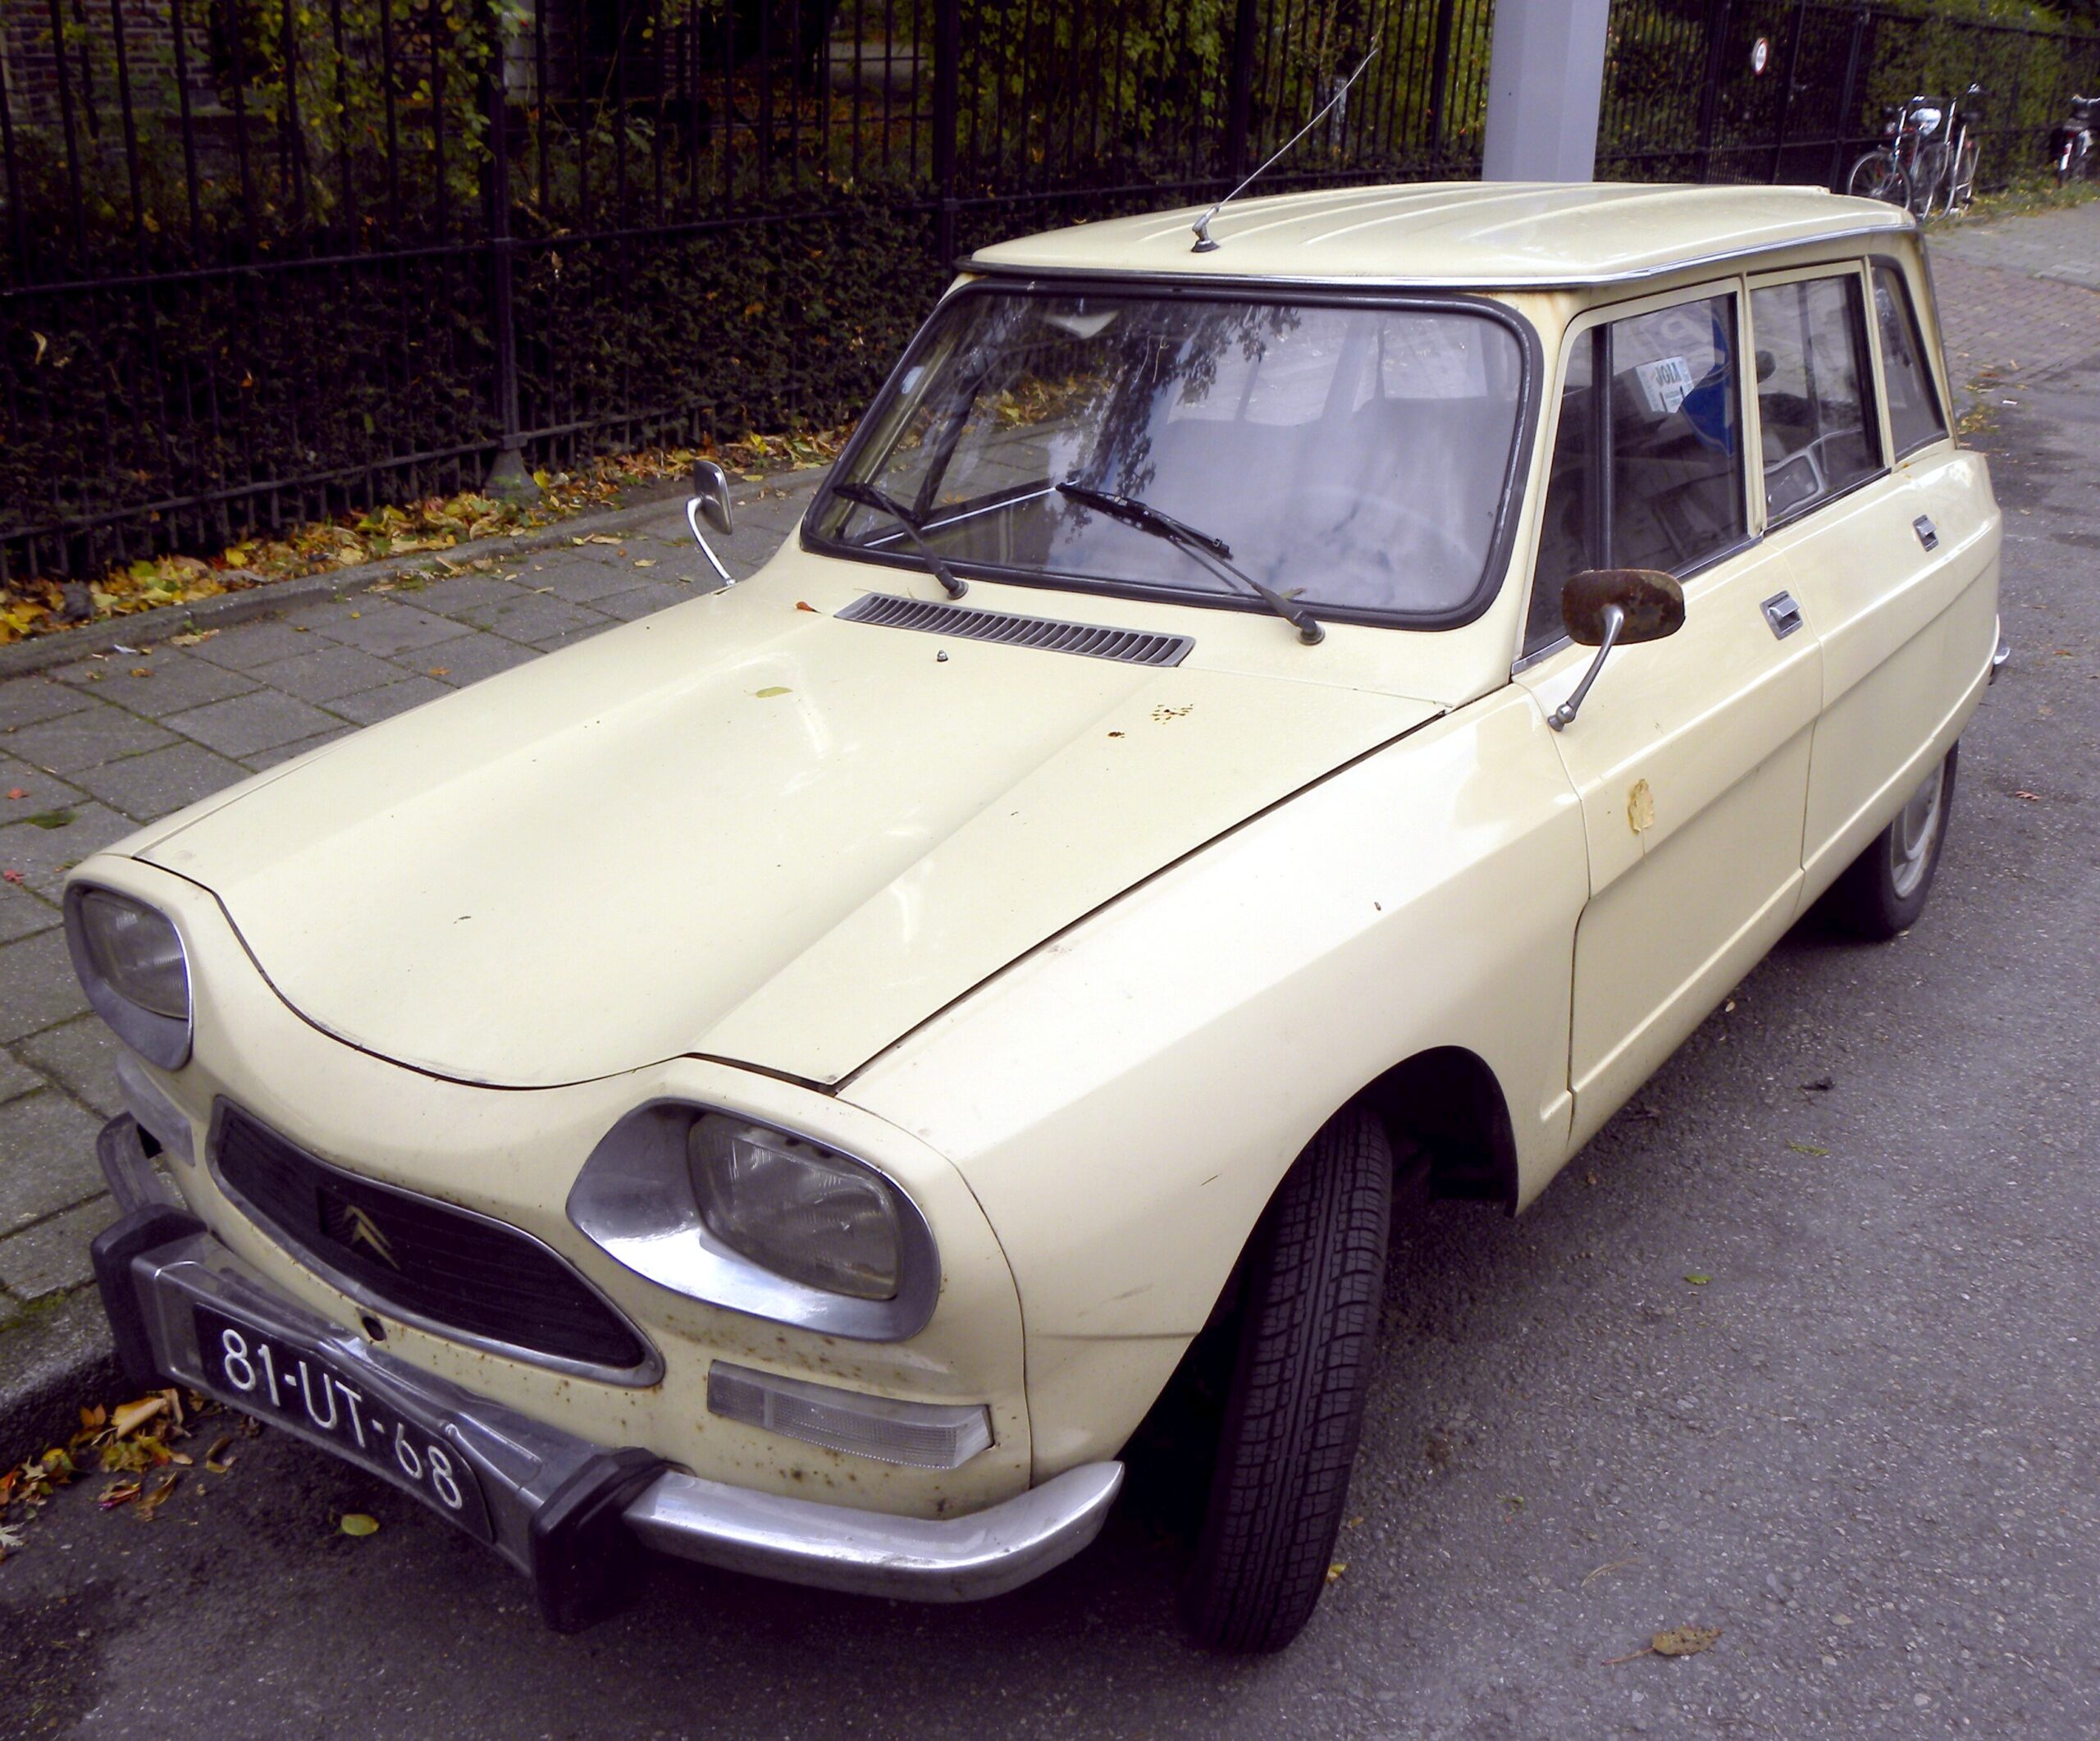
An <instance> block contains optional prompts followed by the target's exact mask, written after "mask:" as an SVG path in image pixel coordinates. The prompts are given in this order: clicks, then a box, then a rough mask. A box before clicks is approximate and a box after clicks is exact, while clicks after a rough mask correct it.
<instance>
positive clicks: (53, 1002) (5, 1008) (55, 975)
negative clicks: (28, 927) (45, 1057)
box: [0, 914, 88, 1044]
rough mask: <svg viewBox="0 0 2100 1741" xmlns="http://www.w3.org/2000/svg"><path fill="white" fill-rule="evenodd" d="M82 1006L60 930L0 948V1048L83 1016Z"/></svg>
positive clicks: (82, 996)
mask: <svg viewBox="0 0 2100 1741" xmlns="http://www.w3.org/2000/svg"><path fill="white" fill-rule="evenodd" d="M55 916H56V915H55V914H54V917H55ZM87 1008H88V999H87V996H86V994H84V992H82V990H81V989H80V981H79V980H76V979H75V978H74V977H73V963H72V961H71V957H68V956H67V954H66V937H65V934H64V933H63V932H62V931H58V930H47V931H39V932H38V933H37V934H35V935H34V936H33V937H25V938H23V939H21V940H20V941H19V942H16V943H11V944H0V1044H5V1043H7V1042H8V1041H11V1040H21V1039H23V1038H25V1036H27V1035H31V1034H34V1033H35V1032H37V1031H38V1030H39V1029H42V1028H48V1027H49V1026H52V1023H54V1022H58V1021H65V1020H66V1018H67V1017H71V1016H79V1015H82V1014H84V1013H85V1012H86V1010H87Z"/></svg>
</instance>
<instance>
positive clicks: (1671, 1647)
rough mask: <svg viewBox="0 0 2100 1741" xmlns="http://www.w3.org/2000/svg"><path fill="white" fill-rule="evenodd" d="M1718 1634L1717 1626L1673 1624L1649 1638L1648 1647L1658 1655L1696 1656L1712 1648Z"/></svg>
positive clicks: (1719, 1633) (1719, 1634) (1719, 1631)
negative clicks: (1667, 1629)
mask: <svg viewBox="0 0 2100 1741" xmlns="http://www.w3.org/2000/svg"><path fill="white" fill-rule="evenodd" d="M1720 1636H1721V1629H1720V1628H1719V1627H1718V1626H1673V1627H1672V1628H1671V1629H1669V1631H1668V1632H1659V1633H1657V1634H1655V1637H1654V1638H1650V1639H1649V1641H1648V1648H1649V1649H1650V1650H1652V1651H1653V1652H1655V1654H1656V1655H1657V1656H1697V1655H1698V1654H1699V1653H1700V1652H1701V1651H1710V1650H1711V1649H1713V1647H1714V1641H1715V1640H1717V1639H1718V1638H1719V1637H1720Z"/></svg>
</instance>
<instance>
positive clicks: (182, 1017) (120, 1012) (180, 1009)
mask: <svg viewBox="0 0 2100 1741" xmlns="http://www.w3.org/2000/svg"><path fill="white" fill-rule="evenodd" d="M66 947H67V948H68V950H69V951H70V953H71V955H72V957H73V971H74V972H75V973H76V974H78V975H79V976H80V984H81V985H82V987H83V988H84V989H85V990H86V992H87V994H88V1002H89V1003H91V1004H93V1005H94V1010H95V1013H96V1014H97V1015H98V1016H100V1017H102V1019H103V1021H107V1023H108V1024H109V1025H110V1026H111V1027H112V1028H114V1029H115V1030H116V1035H117V1037H118V1038H119V1039H120V1040H123V1041H124V1043H125V1044H126V1045H128V1046H130V1048H131V1049H132V1050H133V1051H135V1052H136V1053H139V1056H140V1057H142V1058H145V1059H146V1060H147V1061H148V1062H149V1063H155V1064H158V1065H160V1066H161V1067H162V1068H163V1069H168V1070H173V1069H176V1068H177V1067H180V1065H182V1064H183V1063H185V1062H187V1061H188V1059H189V962H188V960H187V959H186V958H185V957H184V955H183V953H182V939H181V938H180V936H179V935H178V934H176V929H175V926H174V925H173V924H172V923H171V921H169V919H168V917H167V915H166V914H165V913H162V912H156V911H155V910H154V909H153V908H152V907H148V906H147V905H146V904H145V902H143V901H135V900H134V899H132V898H131V897H130V896H129V895H123V894H118V893H116V892H115V891H114V890H113V889H98V888H96V887H94V885H93V884H75V885H74V886H73V887H71V889H67V890H66Z"/></svg>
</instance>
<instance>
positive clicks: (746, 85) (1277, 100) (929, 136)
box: [0, 0, 2100, 581]
mask: <svg viewBox="0 0 2100 1741" xmlns="http://www.w3.org/2000/svg"><path fill="white" fill-rule="evenodd" d="M1491 28H1492V0H0V167H4V176H0V201H3V202H4V215H0V581H5V580H6V579H7V578H10V577H14V578H21V577H23V576H25V575H30V574H45V575H53V574H66V573H81V572H92V571H98V570H99V569H102V568H103V567H104V566H105V565H106V564H108V563H110V562H112V561H113V560H129V559H130V558H132V557H135V556H138V555H145V554H148V553H149V552H152V551H160V550H165V549H168V548H171V547H173V548H187V549H192V550H207V551H208V550H212V549H215V548H217V547H218V546H222V545H225V544H227V543H230V542H232V541H235V540H238V539H240V538H243V537H247V536H249V535H250V534H252V533H255V532H269V531H271V530H272V529H275V528H280V527H282V526H285V525H287V524H290V523H298V522H302V521H305V520H309V519H317V518H322V517H325V516H326V515H329V514H336V513H340V512H343V511H345V510H350V511H356V510H361V509H365V508H369V507H370V506H372V505H374V504H376V503H379V502H381V501H385V500H399V499H402V498H404V497H408V496H421V495H424V494H429V493H434V492H439V491H447V492H449V491H453V490H456V489H459V488H462V487H473V485H475V484H477V482H479V481H480V480H481V479H482V478H483V477H484V476H485V475H486V473H487V471H488V469H489V468H490V466H491V463H492V461H494V460H495V459H496V458H497V457H498V456H499V455H502V454H504V452H506V451H508V452H510V453H512V454H514V455H518V457H519V458H520V459H522V460H523V462H524V463H525V464H527V465H528V466H538V465H554V466H562V465H567V464H572V463H573V461H574V460H576V459H578V457H580V456H582V455H586V454H588V453H592V452H603V451H606V450H614V449H619V448H623V447H632V446H641V445H645V444H648V443H651V442H665V441H678V442H691V441H696V440H698V439H699V438H701V437H703V436H707V435H710V434H717V435H736V434H741V433H742V432H743V431H744V430H746V428H750V427H759V428H778V427H786V426H788V425H791V424H792V423H797V422H806V423H811V424H818V425H822V424H827V423H834V422H837V421H838V420H840V419H842V418H845V417H847V416H850V415H851V414H852V413H853V411H854V410H855V409H856V407H857V406H858V405H859V404H860V403H861V401H862V400H864V399H865V395H867V393H868V392H869V391H870V390H871V389H872V387H873V386H874V383H875V382H876V380H877V379H878V378H879V375H880V372H882V370H883V368H884V367H885V366H886V365H887V363H888V359H890V358H891V357H892V356H893V355H894V354H895V353H896V351H897V348H898V346H899V345H900V344H901V343H902V340H903V338H904V337H905V336H906V334H907V333H908V331H909V330H910V328H911V325H912V324H913V322H915V320H916V319H917V318H918V317H919V316H920V313H922V312H923V311H924V308H925V307H926V306H927V304H928V303H929V301H930V299H931V297H932V295H934V292H935V291H936V290H938V286H939V285H940V284H941V282H942V281H943V278H944V276H945V274H946V272H947V270H948V268H949V266H950V264H951V263H952V261H953V260H954V258H956V254H957V253H958V252H960V251H961V250H962V249H966V248H967V247H968V246H970V245H971V244H974V243H975V242H976V241H978V240H982V239H985V238H988V237H990V236H993V235H999V234H1010V233H1012V232H1014V231H1017V230H1021V229H1025V228H1033V227H1044V226H1049V225H1053V224H1056V223H1058V222H1064V221H1066V220H1067V219H1071V218H1076V217H1092V216H1098V215H1101V214H1103V213H1104V212H1111V211H1116V210H1127V209H1139V208H1144V207H1148V206H1157V205H1160V204H1162V203H1167V202H1169V201H1172V200H1176V199H1194V198H1198V197H1203V198H1208V197H1214V196H1215V194H1217V192H1219V191H1221V190H1223V188H1224V187H1226V186H1227V185H1230V181H1231V180H1233V179H1235V178H1236V177H1237V176H1239V174H1241V173H1242V172H1244V170H1245V169H1246V168H1248V167H1251V166H1252V165H1253V163H1255V162H1258V161H1259V160H1260V158H1262V156H1263V155H1265V154H1266V153H1267V151H1269V150H1270V149H1273V147H1274V146H1275V145H1276V144H1279V143H1281V140H1282V139H1285V138H1286V137H1287V136H1288V135H1289V134H1290V132H1291V131H1292V130H1294V129H1295V128H1296V126H1298V125H1299V122H1300V121H1302V120H1303V117H1304V116H1305V115H1306V114H1308V113H1309V112H1311V111H1312V110H1313V108H1315V107H1317V105H1318V104H1319V103H1321V102H1322V101H1323V100H1324V99H1325V98H1326V96H1327V94H1329V93H1331V91H1332V90H1333V89H1334V88H1335V85H1336V84H1337V83H1338V82H1339V80H1340V77H1341V76H1342V75H1344V73H1345V72H1346V71H1347V70H1348V69H1349V66H1353V65H1354V62H1355V60H1356V59H1357V57H1358V56H1359V55H1360V54H1361V53H1363V50H1364V48H1366V47H1367V46H1368V45H1369V44H1370V43H1373V42H1375V43H1376V44H1377V46H1378V48H1379V50H1380V53H1379V55H1378V57H1377V59H1376V61H1375V62H1373V63H1372V68H1371V71H1370V72H1369V73H1368V74H1367V75H1366V77H1365V78H1364V80H1363V81H1362V82H1361V83H1360V84H1359V85H1358V86H1357V87H1356V88H1355V89H1353V90H1352V91H1351V92H1350V94H1349V98H1348V99H1347V101H1346V103H1345V104H1344V106H1342V107H1339V108H1338V109H1337V110H1336V112H1335V113H1334V114H1333V115H1332V116H1331V117H1330V118H1329V120H1328V121H1327V122H1326V124H1325V125H1324V126H1322V128H1321V129H1320V130H1319V131H1318V133H1317V135H1315V136H1314V137H1313V138H1312V139H1308V141H1307V142H1306V144H1304V145H1303V146H1302V147H1301V148H1300V149H1299V153H1298V154H1296V155H1295V156H1294V158H1292V159H1291V161H1290V164H1289V165H1288V166H1287V168H1286V171H1285V173H1284V174H1282V175H1281V176H1279V178H1278V181H1277V184H1276V185H1279V186H1281V185H1298V186H1304V185H1316V184H1317V183H1319V182H1321V181H1323V180H1370V179H1376V178H1390V179H1411V178H1419V177H1424V176H1439V175H1443V176H1462V177H1463V176H1473V175H1475V174H1477V172H1478V169H1479V164H1480V153H1481V132H1482V126H1483V121H1484V117H1485V111H1486V71H1487V62H1488V54H1489V45H1490V38H1491ZM1612 29H1613V45H1614V46H1613V56H1612V60H1611V63H1610V67H1609V72H1608V89H1607V93H1606V103H1605V119H1604V125H1603V128H1602V130H1601V135H1600V144H1601V147H1602V157H1601V160H1600V172H1601V173H1605V174H1612V175H1618V176H1629V175H1638V176H1661V177H1667V178H1670V179H1693V178H1700V177H1707V176H1711V177H1715V178H1728V179H1760V180H1761V179H1768V178H1778V179H1787V180H1814V181H1824V180H1828V179H1829V177H1830V175H1831V173H1832V171H1833V166H1838V165H1839V163H1840V160H1841V159H1842V158H1845V156H1846V153H1847V151H1848V150H1849V149H1851V147H1852V146H1854V145H1863V144H1865V143H1866V142H1867V141H1868V140H1869V138H1870V136H1871V134H1872V132H1873V121H1874V112H1875V110H1874V106H1875V105H1876V104H1877V103H1879V102H1880V101H1883V100H1894V99H1895V98H1896V97H1897V96H1901V95H1905V94H1909V89H1910V88H1911V87H1913V86H1917V87H1923V86H1924V85H1931V84H1933V83H1934V82H1935V81H1936V82H1937V83H1938V84H1940V85H1957V84H1965V83H1966V82H1968V80H1969V79H1970V77H1980V78H1981V80H1982V82H1984V83H1985V84H1986V85H1998V86H2002V87H2005V88H2006V89H2009V91H2010V94H2011V100H2010V106H2009V108H2008V111H2007V119H2006V121H2005V122H2004V123H2003V131H2002V137H2001V135H1993V142H1992V143H1993V146H1996V147H1999V148H2000V149H1994V150H1993V151H1992V152H1990V153H1988V154H1987V158H1986V170H1987V172H1988V171H1989V170H1990V169H1991V168H1993V167H1997V166H1998V165H2002V164H2004V163H2008V162H2011V160H2012V159H2013V158H2015V157H2016V156H2017V155H2019V154H2020V153H2026V154H2027V155H2029V156H2032V155H2035V154H2038V151H2039V149H2040V145H2039V140H2040V139H2041V136H2042V134H2043V131H2044V130H2045V129H2046V126H2047V123H2048V120H2049V119H2052V118H2053V109H2054V106H2055V105H2057V104H2058V103H2060V102H2061V99H2062V98H2064V97H2065V96H2066V95H2067V94H2068V90H2067V86H2068V85H2069V84H2070V83H2074V82H2076V75H2075V73H2074V72H2073V71H2072V70H2071V69H2072V68H2073V67H2074V66H2084V67H2087V68H2090V67H2091V66H2092V65H2093V61H2094V58H2095V57H2094V54H2093V48H2094V45H2093V43H2089V42H2080V41H2077V40H2074V39H2066V38H2063V37H2061V36H2053V35H2049V34H2046V33H2037V32H2029V31H2019V30H1997V29H1996V28H1994V27H1990V26H1943V25H1940V24H1937V23H1927V22H1923V21H1917V20H1912V19H1910V18H1907V17H1901V16H1898V15H1897V14H1895V13H1892V12H1890V11H1886V10H1883V9H1875V8H1865V9H1862V8H1860V7H1856V6H1847V5H1840V4H1838V3H1835V0H1776V3H1774V4H1770V5H1766V6H1763V7H1757V6H1752V5H1743V4H1737V3H1734V0H1617V3H1616V4H1615V5H1614V14H1613V26H1612ZM1758 34H1764V35H1765V36H1767V37H1769V39H1770V42H1771V43H1773V44H1775V45H1776V47H1775V48H1772V49H1771V50H1770V51H1769V53H1768V55H1767V57H1766V60H1767V64H1768V66H1769V71H1766V72H1764V73H1762V74H1756V75H1752V74H1751V73H1750V72H1749V71H1748V70H1747V69H1748V62H1749V56H1750V51H1751V44H1752V43H1753V41H1754V39H1755V36H1756V35H1758ZM1988 56H1995V57H1996V58H1988ZM2080 56H2083V57H2084V58H2083V60H2082V61H2080V59H2079V57H2080ZM1775 60H1776V62H1777V64H1776V65H1774V64H1772V63H1773V62H1774V61H1775ZM2084 76H2085V77H2086V80H2087V81H2088V83H2091V82H2095V80H2096V77H2100V75H2094V74H2093V73H2092V72H2090V71H2088V72H2087V73H2086V74H2085V75H2084ZM1993 160H1995V162H1994V161H1993Z"/></svg>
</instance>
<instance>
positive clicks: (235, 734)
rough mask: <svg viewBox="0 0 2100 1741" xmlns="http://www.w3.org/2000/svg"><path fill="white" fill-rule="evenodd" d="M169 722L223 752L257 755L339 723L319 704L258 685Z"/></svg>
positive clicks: (224, 754)
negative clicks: (229, 698)
mask: <svg viewBox="0 0 2100 1741" xmlns="http://www.w3.org/2000/svg"><path fill="white" fill-rule="evenodd" d="M167 724H169V725H171V726H172V727H174V729H176V730H177V731H179V732H180V733H182V734H183V735H184V736H185V738H195V739H196V740H197V742H198V743H201V744H203V746H204V747H206V748H207V749H213V750H217V752H219V753H220V754H221V755H222V756H253V755H255V754H257V753H258V752H261V751H263V750H269V749H275V748H276V747H277V746H278V745H279V744H281V743H294V742H296V741H297V740H298V739H299V738H310V737H312V736H313V734H314V733H317V732H322V731H326V730H327V729H329V727H330V726H331V725H333V724H335V721H334V720H331V719H330V718H329V717H328V715H326V714H325V713H323V712H322V711H321V710H320V709H319V708H317V707H313V706H308V704H307V703H306V702H304V701H299V700H298V699H297V698H296V697H292V696H289V695H280V694H279V693H278V692H276V690H274V689H258V690H256V691H255V692H253V694H251V695H236V696H235V697H233V698H232V699H231V701H214V702H212V705H211V706H208V707H199V709H197V710H196V711H195V712H194V713H179V714H175V715H171V716H170V717H169V719H168V720H167Z"/></svg>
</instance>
